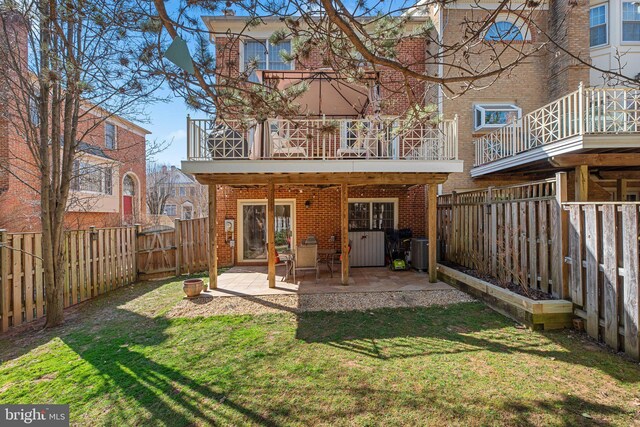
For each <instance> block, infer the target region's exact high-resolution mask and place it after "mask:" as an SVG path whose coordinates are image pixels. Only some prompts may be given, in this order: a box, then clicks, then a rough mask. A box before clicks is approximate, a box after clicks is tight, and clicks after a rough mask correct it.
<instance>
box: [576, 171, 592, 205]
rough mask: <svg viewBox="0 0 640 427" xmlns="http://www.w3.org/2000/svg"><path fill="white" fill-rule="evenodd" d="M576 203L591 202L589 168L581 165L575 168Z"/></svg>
mask: <svg viewBox="0 0 640 427" xmlns="http://www.w3.org/2000/svg"><path fill="white" fill-rule="evenodd" d="M574 181H575V201H576V202H587V201H589V166H588V165H579V166H576V168H575V180H574Z"/></svg>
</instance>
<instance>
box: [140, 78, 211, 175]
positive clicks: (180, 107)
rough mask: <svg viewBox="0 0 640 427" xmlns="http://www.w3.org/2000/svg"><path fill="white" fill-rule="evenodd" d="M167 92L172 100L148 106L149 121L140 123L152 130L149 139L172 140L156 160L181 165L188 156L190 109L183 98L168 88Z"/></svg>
mask: <svg viewBox="0 0 640 427" xmlns="http://www.w3.org/2000/svg"><path fill="white" fill-rule="evenodd" d="M166 92H167V94H169V96H170V97H171V101H170V102H167V103H158V104H155V105H151V106H149V107H148V108H147V113H148V116H149V122H148V123H141V124H140V125H141V126H142V127H144V128H145V129H148V130H150V131H151V132H152V133H151V135H147V139H148V140H150V141H153V140H158V141H167V142H171V144H170V145H169V146H168V147H167V149H166V150H164V151H162V152H161V153H159V154H157V155H156V156H155V160H156V161H157V162H158V163H163V164H169V165H174V166H178V167H180V161H181V160H185V159H186V157H187V125H186V121H187V113H188V111H187V107H186V105H185V103H184V100H183V99H182V98H180V97H177V96H173V95H172V94H171V93H170V90H169V89H166ZM191 114H192V115H194V117H195V115H197V113H194V112H191ZM203 117H204V116H203Z"/></svg>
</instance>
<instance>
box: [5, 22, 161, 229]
mask: <svg viewBox="0 0 640 427" xmlns="http://www.w3.org/2000/svg"><path fill="white" fill-rule="evenodd" d="M2 18H3V20H2V22H0V25H2V23H4V25H7V27H8V29H9V34H12V33H13V34H15V35H16V37H15V42H14V43H12V45H11V46H10V47H9V48H10V49H11V51H12V52H13V54H14V55H15V56H16V57H17V58H20V63H21V67H22V69H23V70H24V73H28V66H27V55H28V49H27V43H28V35H27V31H28V30H27V27H26V25H25V23H24V22H23V21H22V20H21V18H20V16H19V15H18V14H11V13H7V14H3V16H2ZM7 63H8V61H7V60H2V61H0V66H1V67H3V69H2V72H3V73H14V72H15V69H10V68H9V66H8V65H7ZM9 77H10V76H9ZM12 80H13V79H11V78H8V79H3V81H2V88H1V89H0V97H1V99H2V101H3V102H2V107H0V162H1V163H2V168H0V228H4V229H7V230H9V231H14V232H17V231H37V230H39V229H40V197H39V194H38V192H37V191H36V189H38V188H39V185H40V183H39V171H38V169H37V167H36V164H35V161H34V157H33V155H32V153H31V151H30V149H29V147H28V145H27V143H26V142H25V139H24V136H23V135H24V132H23V131H21V130H20V129H21V128H22V127H23V126H22V125H21V123H22V120H23V119H24V118H25V117H26V115H25V112H29V119H30V120H34V121H37V120H40V118H39V117H36V116H35V113H31V111H32V109H31V108H30V106H29V105H22V103H21V102H20V101H19V100H18V99H17V98H18V97H16V96H15V95H14V94H15V86H14V87H11V85H12V84H13V82H12ZM86 107H87V109H91V110H92V111H93V112H91V113H86V114H84V115H83V118H81V119H80V121H79V124H78V128H79V130H78V134H79V135H83V138H82V141H81V143H80V146H79V150H78V151H79V152H78V157H77V160H76V162H75V164H74V168H75V172H74V173H77V175H78V176H77V178H75V179H74V181H73V183H72V189H71V192H70V202H69V206H68V208H67V211H68V212H67V215H66V217H65V221H66V226H67V227H68V228H74V229H85V228H87V227H89V226H96V227H108V226H118V225H122V224H133V223H136V222H141V221H143V219H144V214H145V188H146V182H145V173H146V166H145V164H146V160H145V159H146V156H145V154H146V152H145V142H146V135H147V134H148V133H150V132H149V131H147V130H146V129H144V128H142V127H140V126H138V125H136V124H134V123H132V122H130V121H128V120H125V119H123V118H121V117H118V116H115V115H110V114H108V113H107V112H105V111H102V110H100V109H99V108H97V107H95V106H92V105H87V106H86ZM85 111H86V110H85ZM91 128H93V129H91ZM89 129H90V130H89ZM83 170H89V171H91V173H89V172H83Z"/></svg>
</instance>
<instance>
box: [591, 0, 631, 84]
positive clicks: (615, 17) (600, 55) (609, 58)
mask: <svg viewBox="0 0 640 427" xmlns="http://www.w3.org/2000/svg"><path fill="white" fill-rule="evenodd" d="M590 6H591V8H590V9H589V29H590V39H589V46H590V50H591V58H592V61H593V65H594V66H596V67H598V68H600V69H604V70H615V71H619V72H620V73H621V74H624V75H625V76H627V77H635V78H636V79H638V78H640V1H637V0H615V1H603V0H591V2H590ZM590 81H591V85H592V86H603V85H608V86H611V85H615V84H617V83H619V81H618V79H613V81H610V80H609V79H608V78H603V75H602V73H601V72H599V71H598V70H591V78H590Z"/></svg>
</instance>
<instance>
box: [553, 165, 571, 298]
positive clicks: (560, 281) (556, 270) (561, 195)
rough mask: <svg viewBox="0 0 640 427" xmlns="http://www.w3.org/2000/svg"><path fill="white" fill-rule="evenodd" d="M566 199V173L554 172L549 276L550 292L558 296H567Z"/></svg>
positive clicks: (567, 245)
mask: <svg viewBox="0 0 640 427" xmlns="http://www.w3.org/2000/svg"><path fill="white" fill-rule="evenodd" d="M566 201H567V173H566V172H558V173H556V197H555V200H554V203H553V208H552V209H551V216H552V219H553V225H552V227H553V228H552V238H551V251H552V263H551V276H552V280H553V286H552V291H551V292H552V294H553V295H554V296H557V297H558V298H566V297H568V295H569V294H568V284H569V281H568V274H569V270H568V269H567V265H566V264H565V262H564V258H565V256H566V255H567V250H568V247H569V242H568V236H567V232H568V224H567V222H568V219H567V218H568V217H567V212H565V211H564V209H563V207H562V204H563V203H565V202H566Z"/></svg>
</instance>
